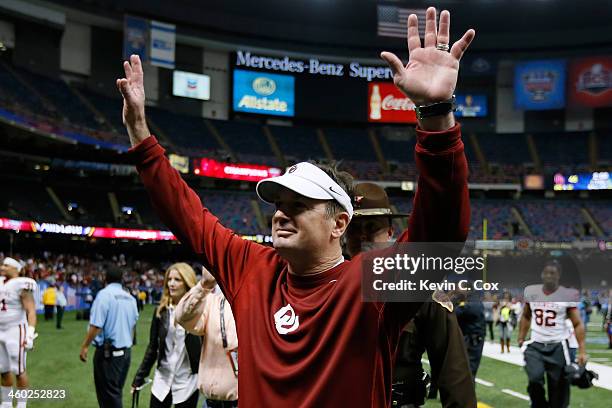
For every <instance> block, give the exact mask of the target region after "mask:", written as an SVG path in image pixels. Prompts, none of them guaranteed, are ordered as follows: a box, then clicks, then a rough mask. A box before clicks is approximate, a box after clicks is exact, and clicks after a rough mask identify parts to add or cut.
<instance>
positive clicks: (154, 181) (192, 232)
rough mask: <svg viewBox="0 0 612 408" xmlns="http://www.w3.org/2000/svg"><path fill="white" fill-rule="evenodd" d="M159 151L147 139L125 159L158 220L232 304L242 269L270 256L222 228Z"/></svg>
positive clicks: (260, 246) (152, 141) (242, 277)
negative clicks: (204, 268) (133, 166)
mask: <svg viewBox="0 0 612 408" xmlns="http://www.w3.org/2000/svg"><path fill="white" fill-rule="evenodd" d="M164 152H165V150H164V148H163V147H161V146H160V145H159V143H158V142H157V139H156V138H155V137H154V136H151V137H149V138H147V139H145V140H144V141H142V142H141V143H140V144H138V145H137V146H134V147H133V148H132V149H130V151H129V154H130V156H131V158H132V160H133V162H134V163H135V164H136V168H137V169H138V173H139V174H140V178H141V179H142V182H143V183H144V185H145V188H146V189H147V191H148V193H149V197H150V198H151V203H152V204H153V208H154V209H155V212H156V213H157V215H158V216H159V217H160V219H161V220H162V221H163V222H164V223H165V224H166V225H167V226H168V228H170V230H171V231H172V232H173V233H174V234H175V235H176V237H177V238H178V239H179V240H180V241H181V242H182V243H183V244H185V245H187V246H188V247H189V248H191V250H192V251H193V252H194V253H196V254H197V255H198V256H200V257H201V258H202V261H203V263H204V264H205V265H206V266H207V267H208V269H209V270H210V272H211V273H212V274H213V276H214V277H215V278H216V279H217V281H218V283H219V285H220V286H221V288H222V289H223V292H224V293H225V295H226V297H227V298H228V299H229V300H230V301H232V300H233V299H234V297H235V295H236V293H237V292H238V290H239V289H240V285H241V284H242V282H243V279H244V276H245V273H246V272H247V271H248V269H247V268H245V265H248V264H249V262H250V263H253V261H255V260H257V259H259V260H261V259H262V257H272V256H274V254H273V251H272V250H271V249H269V248H266V247H264V246H263V245H259V244H256V243H254V242H250V241H247V240H244V239H242V238H241V237H240V236H238V235H236V234H235V233H234V232H233V231H232V230H230V229H228V228H226V227H224V226H223V225H221V223H220V222H219V220H218V219H217V217H215V216H214V215H213V214H212V213H211V212H210V211H209V210H208V209H207V208H206V207H204V206H203V205H202V201H201V200H200V197H199V196H198V195H197V194H196V192H195V191H193V190H192V189H191V188H190V187H189V186H188V185H187V183H185V181H184V180H183V179H182V178H181V176H180V175H179V173H178V172H177V171H176V170H175V169H174V168H172V166H171V165H170V162H169V161H168V159H167V158H166V156H165V155H164ZM251 269H252V268H251Z"/></svg>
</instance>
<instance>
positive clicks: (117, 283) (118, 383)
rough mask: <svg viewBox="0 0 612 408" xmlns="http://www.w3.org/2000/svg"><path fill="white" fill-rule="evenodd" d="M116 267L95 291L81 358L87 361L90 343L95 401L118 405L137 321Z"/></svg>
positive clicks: (133, 302) (110, 406)
mask: <svg viewBox="0 0 612 408" xmlns="http://www.w3.org/2000/svg"><path fill="white" fill-rule="evenodd" d="M121 278H122V272H121V270H120V269H119V268H117V267H110V268H109V269H108V270H107V271H106V284H107V285H106V287H105V288H104V289H102V290H101V291H100V292H98V295H97V296H96V299H95V300H94V303H93V305H92V307H91V316H90V319H89V330H88V331H87V335H86V336H85V339H84V340H83V344H82V345H81V353H80V358H81V361H83V362H86V361H87V351H88V347H89V344H90V343H91V342H92V341H93V344H94V346H95V347H96V352H95V354H94V364H93V365H94V382H95V385H96V395H97V397H98V404H99V405H100V407H104V408H115V407H118V408H121V407H122V401H121V396H122V393H123V385H124V384H125V378H126V376H127V373H128V369H129V367H130V348H131V347H132V340H133V338H134V328H135V327H136V321H137V320H138V309H137V307H136V300H135V299H134V298H133V297H132V296H131V295H130V294H129V293H128V292H127V291H125V290H124V289H123V287H122V286H121Z"/></svg>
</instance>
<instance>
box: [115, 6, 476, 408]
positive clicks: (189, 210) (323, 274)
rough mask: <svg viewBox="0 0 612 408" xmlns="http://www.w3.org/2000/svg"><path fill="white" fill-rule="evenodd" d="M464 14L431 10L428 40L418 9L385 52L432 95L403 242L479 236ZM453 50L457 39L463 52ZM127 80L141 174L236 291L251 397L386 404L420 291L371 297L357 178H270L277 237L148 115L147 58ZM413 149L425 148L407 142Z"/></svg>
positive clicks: (423, 112)
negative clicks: (462, 105) (234, 214)
mask: <svg viewBox="0 0 612 408" xmlns="http://www.w3.org/2000/svg"><path fill="white" fill-rule="evenodd" d="M449 24H450V14H449V12H448V11H443V12H442V13H441V16H440V28H439V30H437V28H436V11H435V9H434V8H429V9H428V10H427V16H426V34H425V42H424V47H421V42H420V39H419V33H418V21H417V17H416V15H411V16H410V17H409V19H408V50H409V52H410V61H409V63H408V64H407V65H406V66H403V65H402V62H401V61H400V59H399V58H398V57H396V56H395V55H394V54H391V53H388V52H384V53H382V54H381V56H382V58H383V59H384V60H385V61H387V63H388V64H389V65H390V66H391V69H392V70H393V73H394V82H395V84H396V85H397V86H398V87H399V88H400V89H401V90H402V91H403V92H404V93H406V95H408V97H410V98H411V99H412V100H413V101H414V102H415V103H416V104H417V105H418V106H419V115H418V116H419V127H418V129H417V145H416V148H415V156H416V164H417V166H418V169H419V172H420V178H419V181H418V190H417V194H416V196H415V200H414V209H413V212H412V215H411V217H410V219H409V228H408V230H407V231H405V232H404V233H403V234H402V235H401V236H400V237H399V238H398V241H399V242H409V241H422V242H425V241H429V242H432V241H446V242H448V241H454V242H459V241H463V240H465V238H466V236H467V231H468V225H469V196H468V189H467V162H466V159H465V154H464V152H463V143H462V141H461V133H460V129H459V126H458V125H456V124H455V120H454V117H453V114H452V103H451V98H452V96H453V92H454V89H455V86H456V82H457V75H458V71H459V60H460V58H461V56H462V55H463V53H464V51H465V50H466V49H467V48H468V46H469V44H470V42H471V41H472V39H473V38H474V34H475V33H474V31H473V30H468V31H467V32H466V33H465V34H464V35H463V37H462V38H461V39H460V40H459V41H457V42H455V43H454V44H453V46H452V47H450V46H449ZM449 50H450V52H449ZM124 69H125V74H126V77H125V78H122V79H118V80H117V87H118V89H119V90H120V92H121V94H122V95H123V98H124V106H123V118H124V122H125V124H126V127H127V130H128V134H129V136H130V141H131V143H132V146H133V147H132V149H131V151H130V154H131V156H132V158H133V160H134V162H135V163H136V164H137V168H138V171H139V173H140V176H141V179H142V181H143V183H144V185H145V187H146V188H147V190H148V192H149V195H150V197H151V200H152V203H153V206H154V208H155V210H156V211H157V213H158V215H159V216H160V218H161V219H162V220H163V221H164V222H165V223H166V224H167V225H168V226H169V227H170V229H171V230H172V231H173V232H174V233H175V234H176V236H177V237H178V239H179V240H180V241H181V242H182V243H183V244H185V245H187V246H189V247H190V248H191V249H192V250H193V251H194V252H195V253H196V254H198V255H199V256H200V257H201V259H202V261H203V262H204V263H205V264H206V266H207V268H208V269H209V270H210V271H211V273H212V274H213V275H214V276H215V278H216V279H217V282H218V283H219V285H220V287H221V289H222V290H223V292H224V294H225V296H226V297H227V299H228V301H229V302H230V304H231V307H232V310H233V312H234V316H235V319H236V327H237V332H238V338H239V344H240V349H239V353H238V355H239V367H240V369H239V374H238V375H239V376H238V387H239V395H240V405H241V406H245V407H257V406H271V407H331V406H350V407H386V406H388V405H389V403H390V392H391V381H392V364H393V357H394V354H395V352H396V349H397V343H398V339H399V335H400V332H401V330H402V328H403V327H404V325H405V324H406V323H407V322H408V321H409V320H410V319H411V318H412V317H413V316H414V314H415V312H416V310H417V309H418V308H419V306H420V303H384V302H362V301H361V275H360V269H361V260H360V258H361V257H356V259H355V260H352V261H350V262H349V261H345V260H344V258H343V257H342V251H341V245H340V238H341V237H342V236H343V234H344V232H345V231H346V228H347V226H348V223H349V222H350V220H351V217H352V215H353V207H352V199H351V189H352V188H351V180H350V177H346V176H347V174H345V173H342V172H338V171H337V170H336V169H334V168H330V167H323V166H316V165H313V164H310V163H298V164H297V165H295V166H293V167H291V168H290V169H289V170H288V171H287V172H286V173H285V174H284V175H283V176H280V177H277V178H274V179H266V180H263V181H261V182H260V183H259V184H258V185H257V194H258V195H259V197H260V198H262V199H263V200H264V201H267V202H271V203H274V204H275V206H276V211H275V213H274V216H273V219H272V237H273V241H274V247H273V248H268V247H265V246H262V245H258V244H256V243H254V242H250V241H246V240H243V239H242V238H240V237H239V236H237V235H235V234H234V233H233V231H231V230H229V229H227V228H225V227H224V226H223V225H221V223H220V222H219V220H218V219H217V217H215V216H214V215H213V214H211V213H210V211H209V210H208V209H207V208H206V207H205V204H206V200H205V199H204V203H202V201H201V200H200V198H199V197H198V195H197V194H196V193H195V192H194V191H193V190H191V189H190V188H189V187H188V186H187V184H186V183H185V182H184V181H183V180H182V179H181V177H180V175H179V174H178V173H177V172H176V171H175V170H174V169H173V168H172V167H171V166H170V163H169V162H168V160H167V159H166V157H165V156H164V149H163V148H162V147H161V146H160V145H159V143H158V142H157V140H156V139H155V137H153V136H151V135H150V133H149V130H148V128H147V124H146V120H145V113H144V104H145V95H144V87H143V74H142V67H141V64H140V60H139V59H138V57H137V56H132V57H131V58H130V61H129V62H127V61H126V62H125V63H124ZM406 154H407V155H408V154H411V152H406Z"/></svg>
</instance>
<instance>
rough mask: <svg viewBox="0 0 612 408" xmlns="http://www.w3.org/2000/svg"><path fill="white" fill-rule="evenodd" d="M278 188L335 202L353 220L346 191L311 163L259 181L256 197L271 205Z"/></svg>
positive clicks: (302, 164)
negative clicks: (281, 187)
mask: <svg viewBox="0 0 612 408" xmlns="http://www.w3.org/2000/svg"><path fill="white" fill-rule="evenodd" d="M279 186H283V187H286V188H288V189H289V190H292V191H295V192H296V193H298V194H300V195H303V196H304V197H308V198H314V199H317V200H336V201H337V202H338V204H340V205H341V206H342V208H344V209H345V210H346V212H348V213H349V217H350V218H353V205H352V204H351V199H350V197H349V196H348V194H347V193H346V191H344V189H343V188H342V187H340V185H338V183H336V182H335V181H334V180H333V179H332V178H331V177H329V176H328V175H327V174H326V173H325V172H324V171H323V170H321V169H320V168H318V167H317V166H315V165H314V164H312V163H308V162H302V163H298V164H296V165H294V166H291V167H290V168H289V170H287V172H286V173H285V174H283V175H282V176H279V177H271V178H267V179H264V180H261V181H260V182H259V183H257V188H256V190H257V195H258V196H259V198H261V199H262V200H263V201H265V202H267V203H273V202H274V198H275V197H276V194H277V192H278V188H279Z"/></svg>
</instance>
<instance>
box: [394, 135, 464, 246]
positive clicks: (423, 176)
mask: <svg viewBox="0 0 612 408" xmlns="http://www.w3.org/2000/svg"><path fill="white" fill-rule="evenodd" d="M414 154H415V161H416V166H417V170H418V172H419V180H418V183H417V190H416V195H415V197H414V204H413V209H412V213H411V214H410V218H409V220H408V229H407V230H406V231H404V232H403V233H402V235H401V236H400V237H399V238H398V241H399V242H463V241H465V240H466V238H467V234H468V229H469V225H470V199H469V192H468V185H467V177H468V166H467V160H466V158H465V153H464V151H463V142H462V141H461V129H460V126H459V124H457V125H455V126H454V127H452V128H450V129H448V130H446V131H442V132H426V131H424V130H420V129H418V128H417V144H416V147H415V153H414Z"/></svg>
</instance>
